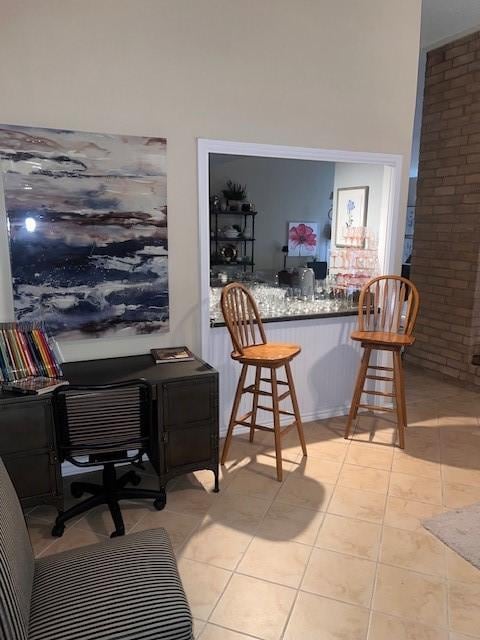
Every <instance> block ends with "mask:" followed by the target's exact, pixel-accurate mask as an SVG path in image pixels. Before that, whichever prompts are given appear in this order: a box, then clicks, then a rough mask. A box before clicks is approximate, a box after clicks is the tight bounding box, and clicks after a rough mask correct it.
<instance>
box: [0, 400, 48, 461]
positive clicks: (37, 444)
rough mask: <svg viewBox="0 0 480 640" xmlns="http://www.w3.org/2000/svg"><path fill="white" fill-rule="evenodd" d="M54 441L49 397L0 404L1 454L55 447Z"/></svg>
mask: <svg viewBox="0 0 480 640" xmlns="http://www.w3.org/2000/svg"><path fill="white" fill-rule="evenodd" d="M53 444H54V436H53V420H52V415H51V407H50V402H49V401H48V400H46V401H45V400H38V401H37V400H36V401H33V402H13V403H8V404H4V405H0V456H3V455H6V454H9V453H15V452H20V451H31V450H36V449H51V448H53Z"/></svg>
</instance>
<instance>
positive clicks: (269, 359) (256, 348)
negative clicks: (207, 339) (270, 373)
mask: <svg viewBox="0 0 480 640" xmlns="http://www.w3.org/2000/svg"><path fill="white" fill-rule="evenodd" d="M301 350H302V349H301V347H300V345H298V344H289V343H287V342H267V343H266V344H255V345H252V346H251V347H244V349H243V353H242V354H241V355H240V354H236V353H233V354H232V358H233V359H234V360H238V362H241V363H245V364H251V365H254V366H260V365H261V364H262V362H263V363H264V366H266V367H275V366H277V367H281V366H282V365H283V364H284V363H285V362H288V361H289V360H291V359H292V358H294V357H295V356H297V355H298V354H299V353H300V351H301Z"/></svg>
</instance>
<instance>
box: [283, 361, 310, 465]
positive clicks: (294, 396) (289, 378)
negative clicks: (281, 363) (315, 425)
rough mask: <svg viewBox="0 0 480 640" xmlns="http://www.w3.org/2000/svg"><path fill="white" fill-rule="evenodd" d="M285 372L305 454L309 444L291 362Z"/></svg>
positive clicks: (286, 366)
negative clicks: (304, 431)
mask: <svg viewBox="0 0 480 640" xmlns="http://www.w3.org/2000/svg"><path fill="white" fill-rule="evenodd" d="M285 373H286V374H287V382H288V388H289V390H290V398H291V400H292V407H293V413H294V416H295V425H296V427H297V433H298V438H299V440H300V444H301V445H302V451H303V455H304V456H306V455H307V445H306V443H305V435H304V433H303V424H302V418H301V416H300V409H299V408H298V400H297V392H296V391H295V384H294V382H293V376H292V370H291V368H290V362H287V364H286V365H285Z"/></svg>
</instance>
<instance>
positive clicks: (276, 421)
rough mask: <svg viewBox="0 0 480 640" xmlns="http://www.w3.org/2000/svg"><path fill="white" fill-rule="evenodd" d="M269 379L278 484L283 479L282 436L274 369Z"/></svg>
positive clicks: (271, 370)
mask: <svg viewBox="0 0 480 640" xmlns="http://www.w3.org/2000/svg"><path fill="white" fill-rule="evenodd" d="M270 378H271V380H272V382H271V384H272V405H273V433H274V437H275V456H276V461H277V480H278V481H279V482H281V481H282V479H283V470H282V435H281V433H280V412H279V409H280V407H279V403H278V385H277V371H276V369H270Z"/></svg>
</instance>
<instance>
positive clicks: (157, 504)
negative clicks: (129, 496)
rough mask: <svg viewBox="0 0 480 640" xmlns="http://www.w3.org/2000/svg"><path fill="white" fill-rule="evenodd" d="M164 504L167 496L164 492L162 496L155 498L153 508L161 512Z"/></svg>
mask: <svg viewBox="0 0 480 640" xmlns="http://www.w3.org/2000/svg"><path fill="white" fill-rule="evenodd" d="M166 504H167V496H166V494H165V492H163V493H162V495H160V496H159V497H158V498H155V500H154V501H153V506H154V507H155V509H156V510H157V511H161V510H162V509H164V508H165V505H166Z"/></svg>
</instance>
